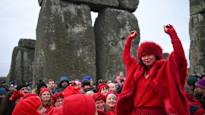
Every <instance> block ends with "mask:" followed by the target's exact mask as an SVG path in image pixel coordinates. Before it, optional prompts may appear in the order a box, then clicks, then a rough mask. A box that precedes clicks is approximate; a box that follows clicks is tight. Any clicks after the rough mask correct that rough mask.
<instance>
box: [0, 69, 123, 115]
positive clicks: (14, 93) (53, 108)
mask: <svg viewBox="0 0 205 115" xmlns="http://www.w3.org/2000/svg"><path fill="white" fill-rule="evenodd" d="M124 80H125V77H124V75H123V73H122V72H121V73H120V74H119V75H117V76H116V79H115V82H111V81H105V80H99V85H98V86H97V87H96V86H95V85H93V80H92V76H90V75H85V76H84V77H83V79H82V80H70V79H69V77H68V76H61V77H60V82H59V84H58V85H57V84H56V83H55V81H54V80H51V79H50V80H48V81H47V83H45V82H44V81H42V80H39V82H38V83H37V85H36V88H33V89H31V88H30V86H29V85H25V84H23V85H18V86H14V85H13V84H12V85H11V87H10V91H9V92H7V95H6V96H5V97H4V98H2V100H1V102H2V103H4V104H2V106H1V107H2V108H1V111H0V112H1V113H2V114H3V115H11V114H12V115H40V114H44V115H63V114H66V113H69V114H71V115H94V114H98V115H114V114H115V106H116V103H117V96H118V93H119V92H120V89H121V87H122V84H123V81H124Z"/></svg>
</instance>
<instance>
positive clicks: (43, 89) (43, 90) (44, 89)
mask: <svg viewBox="0 0 205 115" xmlns="http://www.w3.org/2000/svg"><path fill="white" fill-rule="evenodd" d="M45 91H48V92H49V93H50V94H51V90H50V89H48V88H41V90H40V94H39V95H42V93H43V92H45Z"/></svg>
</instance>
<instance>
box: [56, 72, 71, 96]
mask: <svg viewBox="0 0 205 115" xmlns="http://www.w3.org/2000/svg"><path fill="white" fill-rule="evenodd" d="M69 84H70V79H69V77H68V76H66V75H63V76H61V77H60V82H59V85H58V88H57V89H56V91H55V93H57V92H62V91H63V90H64V89H65V88H66V87H67V86H69Z"/></svg>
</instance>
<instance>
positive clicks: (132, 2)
mask: <svg viewBox="0 0 205 115" xmlns="http://www.w3.org/2000/svg"><path fill="white" fill-rule="evenodd" d="M138 4H139V0H119V8H120V9H124V10H128V11H130V12H134V11H135V10H136V9H137V7H138Z"/></svg>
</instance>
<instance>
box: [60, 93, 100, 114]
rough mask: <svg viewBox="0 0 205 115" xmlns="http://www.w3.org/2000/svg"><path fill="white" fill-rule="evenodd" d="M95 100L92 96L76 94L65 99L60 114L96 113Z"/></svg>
mask: <svg viewBox="0 0 205 115" xmlns="http://www.w3.org/2000/svg"><path fill="white" fill-rule="evenodd" d="M95 111H96V108H95V102H94V100H93V98H92V97H90V96H87V95H84V94H74V95H71V96H68V97H66V98H65V99H64V102H63V106H62V113H61V114H60V115H67V114H69V115H95Z"/></svg>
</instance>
